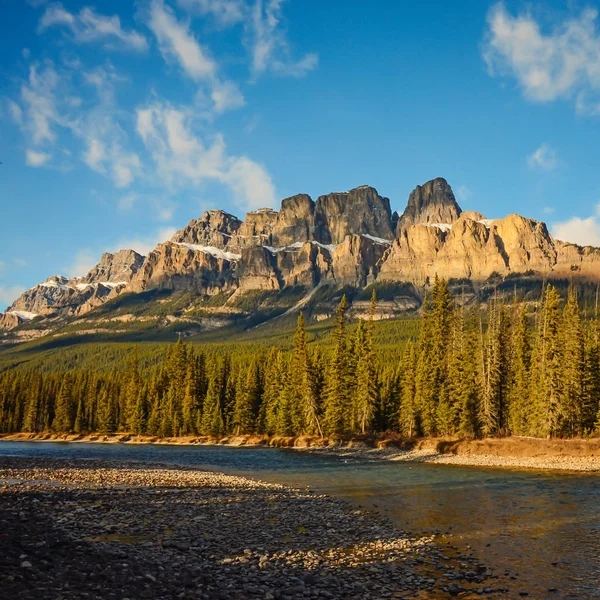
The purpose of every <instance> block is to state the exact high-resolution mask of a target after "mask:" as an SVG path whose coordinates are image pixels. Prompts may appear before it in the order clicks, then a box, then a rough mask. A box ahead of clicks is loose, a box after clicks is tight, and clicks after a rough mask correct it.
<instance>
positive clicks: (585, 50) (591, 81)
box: [483, 3, 600, 113]
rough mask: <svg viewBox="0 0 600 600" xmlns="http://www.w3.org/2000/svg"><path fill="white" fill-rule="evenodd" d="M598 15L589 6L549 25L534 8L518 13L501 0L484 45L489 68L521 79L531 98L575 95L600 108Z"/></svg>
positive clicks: (580, 102)
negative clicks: (540, 20)
mask: <svg viewBox="0 0 600 600" xmlns="http://www.w3.org/2000/svg"><path fill="white" fill-rule="evenodd" d="M597 17H598V11H597V10H596V9H593V8H588V9H586V10H584V11H582V12H581V13H580V14H579V15H577V16H573V17H571V18H569V19H566V20H564V21H562V22H559V23H555V24H554V26H553V27H551V28H548V30H547V31H543V26H542V23H540V22H538V21H537V20H536V19H535V18H534V17H533V16H532V15H531V13H530V12H524V13H522V14H518V15H516V16H513V15H512V14H510V13H509V12H508V11H507V9H506V7H505V6H504V4H503V3H498V4H495V5H494V6H493V7H492V8H491V9H490V11H489V13H488V18H487V25H488V29H487V32H486V36H485V40H484V50H483V56H484V59H485V60H486V62H487V65H488V69H489V73H490V74H491V75H492V76H509V77H512V78H514V79H516V81H517V82H518V84H519V86H520V87H521V88H522V90H523V93H524V95H525V97H526V98H528V99H529V100H532V101H535V102H549V101H552V100H556V99H559V98H567V99H571V98H572V99H574V100H575V106H576V109H577V110H578V111H579V112H586V113H596V112H600V68H599V65H600V35H599V33H598V31H597V27H596V23H597Z"/></svg>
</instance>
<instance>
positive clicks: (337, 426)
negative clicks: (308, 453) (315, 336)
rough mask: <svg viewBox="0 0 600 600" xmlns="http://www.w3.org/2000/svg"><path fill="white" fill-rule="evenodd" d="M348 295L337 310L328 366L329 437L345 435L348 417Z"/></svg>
mask: <svg viewBox="0 0 600 600" xmlns="http://www.w3.org/2000/svg"><path fill="white" fill-rule="evenodd" d="M347 309H348V301H347V300H346V295H345V294H344V295H343V296H342V300H341V301H340V304H339V306H338V308H337V312H336V319H335V327H334V329H333V332H332V341H333V351H332V353H331V359H330V361H329V364H328V369H327V376H326V391H325V414H324V416H323V421H324V427H323V429H324V430H325V432H326V433H328V434H329V435H332V434H340V433H345V431H346V428H347V416H348V408H349V402H348V365H347V363H348V357H347V344H346V311H347Z"/></svg>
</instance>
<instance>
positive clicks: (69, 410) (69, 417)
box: [52, 373, 75, 433]
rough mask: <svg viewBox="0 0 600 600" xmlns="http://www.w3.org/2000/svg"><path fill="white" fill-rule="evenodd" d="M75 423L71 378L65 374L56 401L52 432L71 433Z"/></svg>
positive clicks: (68, 374) (69, 374)
mask: <svg viewBox="0 0 600 600" xmlns="http://www.w3.org/2000/svg"><path fill="white" fill-rule="evenodd" d="M74 421H75V405H74V400H73V376H72V375H71V373H66V374H65V376H64V377H63V380H62V384H61V386H60V391H59V393H58V397H57V399H56V408H55V413H54V421H53V422H52V428H53V429H54V431H58V432H62V433H67V432H71V431H73V425H74Z"/></svg>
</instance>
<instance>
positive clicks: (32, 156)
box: [25, 150, 52, 167]
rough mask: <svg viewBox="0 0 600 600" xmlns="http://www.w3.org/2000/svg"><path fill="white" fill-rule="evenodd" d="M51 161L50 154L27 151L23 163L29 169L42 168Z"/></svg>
mask: <svg viewBox="0 0 600 600" xmlns="http://www.w3.org/2000/svg"><path fill="white" fill-rule="evenodd" d="M51 160H52V154H49V153H47V152H37V151H36V150H27V151H26V152H25V163H26V164H27V165H28V166H30V167H43V166H44V165H45V164H47V163H48V162H50V161H51Z"/></svg>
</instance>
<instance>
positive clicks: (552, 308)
mask: <svg viewBox="0 0 600 600" xmlns="http://www.w3.org/2000/svg"><path fill="white" fill-rule="evenodd" d="M559 303H560V297H559V295H558V292H557V291H556V288H555V287H554V286H552V285H550V284H549V285H548V286H547V288H546V290H545V293H544V297H543V301H542V306H541V310H540V314H539V316H538V327H537V329H538V331H537V337H536V343H535V346H534V349H533V355H532V361H531V362H532V374H531V386H530V396H531V398H532V400H533V404H534V413H533V415H531V417H532V418H531V419H530V422H531V433H533V434H534V435H542V436H548V437H552V436H554V435H556V434H557V433H558V432H559V430H560V427H561V422H560V406H561V365H560V335H559V333H560V330H559V326H560V307H559Z"/></svg>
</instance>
